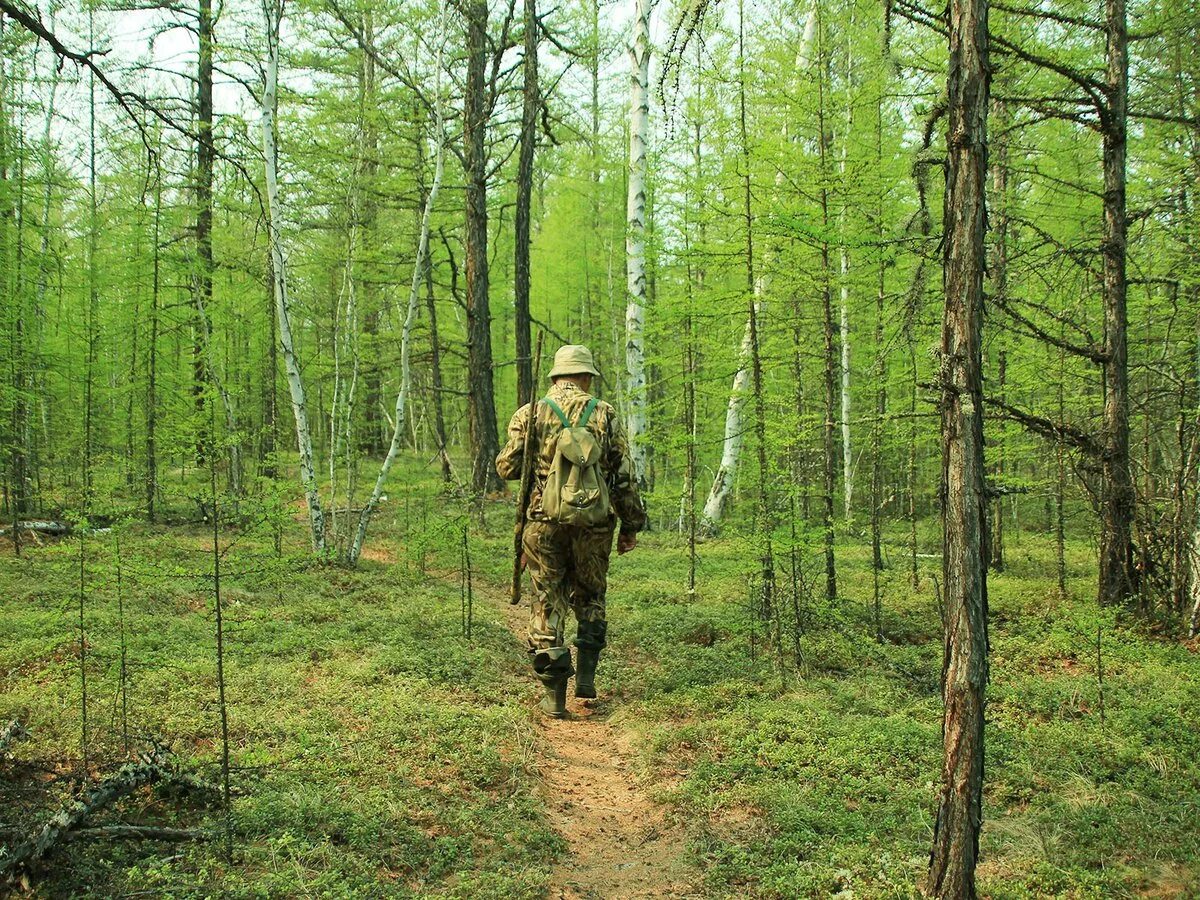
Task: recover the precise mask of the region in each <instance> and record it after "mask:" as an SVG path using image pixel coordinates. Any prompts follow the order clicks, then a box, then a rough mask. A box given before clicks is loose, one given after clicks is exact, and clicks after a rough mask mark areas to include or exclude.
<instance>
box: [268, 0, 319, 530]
mask: <svg viewBox="0 0 1200 900" xmlns="http://www.w3.org/2000/svg"><path fill="white" fill-rule="evenodd" d="M263 15H264V17H265V18H266V27H267V82H266V88H265V90H264V91H263V96H262V144H263V159H264V166H265V169H266V173H265V174H266V183H267V243H268V245H269V248H270V253H271V271H272V276H273V288H274V293H275V312H276V315H277V316H278V318H279V346H280V349H282V350H283V362H284V369H285V370H286V372H287V382H288V392H289V393H290V394H291V398H292V416H293V417H294V418H295V420H296V445H297V447H298V449H299V451H300V481H301V483H302V484H303V486H304V495H305V498H306V500H307V501H308V523H309V528H310V530H311V532H312V546H313V550H315V551H316V552H318V553H324V552H325V515H324V513H323V512H322V511H321V495H320V492H319V491H318V490H317V474H316V470H315V468H314V466H313V450H312V432H311V431H310V429H309V426H308V403H307V401H306V400H305V397H304V381H303V380H302V378H301V375H300V363H299V361H298V360H297V359H296V349H295V344H294V343H293V341H292V322H291V317H290V316H289V314H288V296H287V268H286V263H285V260H284V257H283V244H282V238H281V235H280V215H279V183H278V178H277V174H276V170H277V165H278V160H279V149H278V148H277V147H276V145H275V102H276V96H277V93H278V87H279V25H280V20H281V19H282V18H283V0H264V3H263Z"/></svg>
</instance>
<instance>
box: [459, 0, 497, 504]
mask: <svg viewBox="0 0 1200 900" xmlns="http://www.w3.org/2000/svg"><path fill="white" fill-rule="evenodd" d="M462 13H463V17H464V18H465V20H466V32H467V34H466V38H467V82H466V94H465V96H464V98H463V153H462V162H463V174H464V177H465V179H466V191H465V194H466V211H465V216H466V278H467V284H466V291H467V301H466V306H467V397H468V407H469V417H468V421H469V424H470V432H471V446H472V456H473V461H472V465H471V487H472V489H473V490H475V491H476V492H477V493H486V492H491V491H500V490H502V489H503V487H504V483H503V482H502V481H501V480H500V476H499V475H497V474H496V464H495V460H496V456H497V455H498V454H499V453H500V436H499V431H498V429H497V427H496V391H495V380H494V377H493V372H492V370H493V364H492V312H491V305H490V301H489V296H488V290H489V285H488V208H487V193H488V157H487V140H486V138H487V125H488V119H489V118H490V117H491V114H492V111H493V109H494V108H495V102H496V97H495V94H496V87H495V85H496V81H495V78H496V75H495V73H494V72H493V73H492V77H491V79H489V78H488V77H487V63H488V45H489V41H488V7H487V3H486V2H484V0H465V2H464V3H463V5H462ZM505 31H507V24H506V26H505ZM503 43H504V40H503V39H502V40H501V44H502V45H503Z"/></svg>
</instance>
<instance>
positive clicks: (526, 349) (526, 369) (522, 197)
mask: <svg viewBox="0 0 1200 900" xmlns="http://www.w3.org/2000/svg"><path fill="white" fill-rule="evenodd" d="M540 27H541V26H540V25H539V24H538V18H537V0H525V25H524V29H525V59H524V67H523V77H524V86H523V88H522V91H521V153H520V158H519V160H518V163H517V209H516V213H515V221H514V236H513V241H514V246H513V301H514V303H513V307H514V310H515V319H516V321H515V323H514V326H515V329H516V351H517V406H518V407H521V406H524V405H525V404H526V403H529V402H530V401H531V400H532V399H533V391H534V384H533V360H532V359H531V358H530V353H532V346H533V345H532V343H531V341H530V325H529V220H530V206H531V204H532V200H533V154H534V150H535V148H536V147H537V117H538V112H539V110H540V109H541V104H542V98H541V93H540V91H539V90H538V57H537V52H538V29H539V28H540Z"/></svg>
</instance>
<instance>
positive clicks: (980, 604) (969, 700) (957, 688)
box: [925, 0, 991, 900]
mask: <svg viewBox="0 0 1200 900" xmlns="http://www.w3.org/2000/svg"><path fill="white" fill-rule="evenodd" d="M949 50H950V53H949V70H948V73H947V92H946V95H947V103H946V119H947V130H946V193H945V205H944V212H943V223H944V229H945V238H944V248H945V249H944V251H943V275H942V279H943V286H944V291H945V299H944V307H943V314H942V342H941V349H940V353H939V373H938V389H939V395H940V399H939V403H940V407H941V424H942V427H941V431H942V484H941V492H942V503H941V507H942V578H943V582H944V584H943V587H942V628H943V656H942V700H943V704H944V710H943V715H942V742H943V754H944V755H943V760H942V778H941V792H940V795H939V798H938V810H937V820H936V823H935V825H934V837H933V849H932V851H931V853H930V859H929V874H928V880H927V881H926V884H925V889H926V890H927V892H928V893H929V894H930V895H932V896H934V897H939V898H944V900H967V898H974V897H975V896H976V889H975V866H976V862H977V861H978V857H979V833H980V830H981V828H982V825H983V740H984V704H985V694H986V688H987V680H988V621H987V618H988V603H987V565H988V559H987V557H988V540H987V492H986V488H985V480H984V454H983V371H982V369H983V362H982V334H981V331H982V326H983V300H984V296H983V279H984V271H985V269H986V262H987V257H986V251H985V246H984V240H985V236H986V232H987V212H986V207H987V202H986V196H987V193H986V192H987V173H988V160H987V139H988V135H987V116H988V105H989V102H990V82H991V68H990V64H989V61H988V0H951V4H950V13H949Z"/></svg>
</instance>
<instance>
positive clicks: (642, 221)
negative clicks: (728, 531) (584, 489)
mask: <svg viewBox="0 0 1200 900" xmlns="http://www.w3.org/2000/svg"><path fill="white" fill-rule="evenodd" d="M629 61H630V75H629V85H630V95H629V196H628V201H627V203H626V207H625V220H626V227H625V256H626V266H627V281H628V294H629V296H628V298H627V301H626V307H625V375H626V381H625V387H626V395H625V405H626V410H627V413H626V415H627V417H628V432H629V445H630V449H631V451H632V454H633V462H634V469H635V471H636V473H637V478H638V481H639V482H641V483H644V481H645V477H646V462H647V457H648V453H647V446H646V437H645V435H646V350H645V328H646V145H647V140H648V138H649V132H650V0H634V17H633V39H632V40H631V41H630V44H629Z"/></svg>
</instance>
